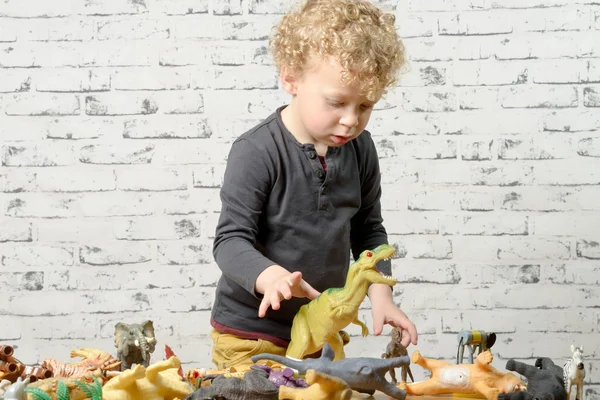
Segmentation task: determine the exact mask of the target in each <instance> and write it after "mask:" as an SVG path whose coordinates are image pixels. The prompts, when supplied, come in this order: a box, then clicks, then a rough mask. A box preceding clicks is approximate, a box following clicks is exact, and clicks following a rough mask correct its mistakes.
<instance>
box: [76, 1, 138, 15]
mask: <svg viewBox="0 0 600 400" xmlns="http://www.w3.org/2000/svg"><path fill="white" fill-rule="evenodd" d="M148 11H149V10H148V7H147V5H146V0H134V1H127V2H122V1H120V0H89V1H86V2H85V4H83V5H79V10H78V12H79V13H81V14H85V15H96V16H100V15H118V14H144V13H147V12H148Z"/></svg>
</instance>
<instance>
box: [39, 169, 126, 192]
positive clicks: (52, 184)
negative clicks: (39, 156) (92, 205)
mask: <svg viewBox="0 0 600 400" xmlns="http://www.w3.org/2000/svg"><path fill="white" fill-rule="evenodd" d="M36 181H37V190H39V191H42V192H101V191H107V190H115V189H116V184H115V175H114V173H113V171H111V170H104V169H97V168H81V167H57V168H51V169H48V168H43V169H40V170H39V171H38V172H37V180H36Z"/></svg>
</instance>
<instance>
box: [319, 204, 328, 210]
mask: <svg viewBox="0 0 600 400" xmlns="http://www.w3.org/2000/svg"><path fill="white" fill-rule="evenodd" d="M319 209H320V210H326V209H327V204H325V203H323V204H321V205H320V206H319Z"/></svg>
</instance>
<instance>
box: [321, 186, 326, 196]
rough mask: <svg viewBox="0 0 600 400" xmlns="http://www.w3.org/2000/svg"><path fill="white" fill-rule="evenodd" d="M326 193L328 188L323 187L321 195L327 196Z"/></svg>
mask: <svg viewBox="0 0 600 400" xmlns="http://www.w3.org/2000/svg"><path fill="white" fill-rule="evenodd" d="M326 191H327V186H322V187H321V194H325V192H326Z"/></svg>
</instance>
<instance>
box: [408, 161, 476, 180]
mask: <svg viewBox="0 0 600 400" xmlns="http://www.w3.org/2000/svg"><path fill="white" fill-rule="evenodd" d="M470 173H471V165H470V164H468V163H464V162H460V161H458V160H443V161H438V162H436V163H435V164H430V165H427V166H425V165H422V168H420V169H419V173H418V174H419V181H420V182H421V183H423V184H426V185H438V184H440V185H468V184H469V183H470V182H471V176H470V175H471V174H470Z"/></svg>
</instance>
